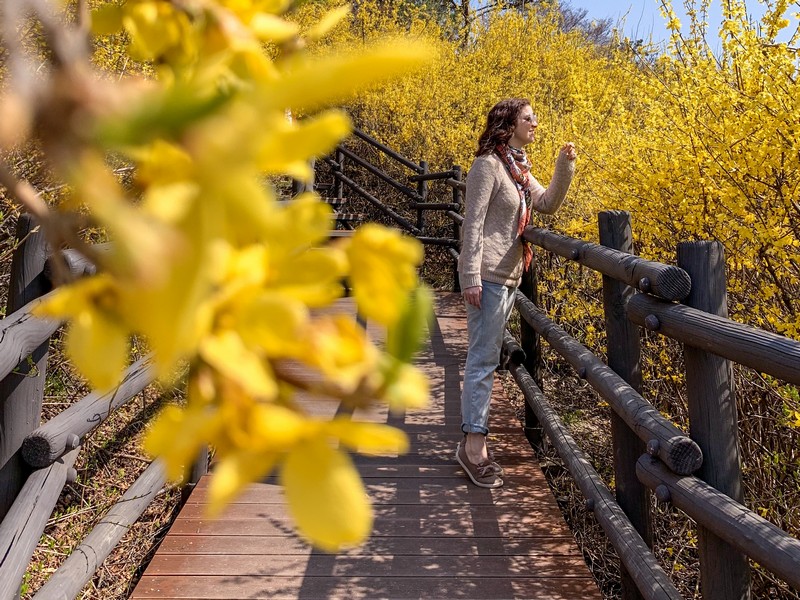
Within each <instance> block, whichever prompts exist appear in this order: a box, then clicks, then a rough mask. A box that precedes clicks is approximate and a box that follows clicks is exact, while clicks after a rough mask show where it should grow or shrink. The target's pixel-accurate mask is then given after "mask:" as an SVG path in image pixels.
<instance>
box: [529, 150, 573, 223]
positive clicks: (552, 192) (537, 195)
mask: <svg viewBox="0 0 800 600" xmlns="http://www.w3.org/2000/svg"><path fill="white" fill-rule="evenodd" d="M574 173H575V161H574V160H570V159H569V158H567V157H566V156H564V155H563V154H560V153H559V155H558V158H557V159H556V170H555V172H554V173H553V178H552V179H551V180H550V185H548V186H547V188H546V189H545V188H544V187H542V184H541V183H539V182H538V181H536V178H535V177H533V176H532V175H531V176H530V177H531V180H532V182H531V183H532V185H531V206H532V207H533V208H534V209H535V210H537V211H539V212H540V213H544V214H546V215H552V214H553V213H555V212H556V211H557V210H558V209H559V207H560V206H561V204H562V203H563V202H564V198H566V196H567V190H569V184H570V183H571V182H572V176H573V174H574Z"/></svg>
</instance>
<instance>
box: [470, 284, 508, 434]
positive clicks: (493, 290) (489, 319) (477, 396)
mask: <svg viewBox="0 0 800 600" xmlns="http://www.w3.org/2000/svg"><path fill="white" fill-rule="evenodd" d="M481 286H482V287H483V291H482V292H481V308H475V307H474V306H472V305H471V304H467V305H466V306H467V333H468V334H469V348H468V350H467V364H466V365H465V366H464V387H463V389H462V391H461V431H463V432H464V433H482V434H484V435H486V434H487V433H489V401H490V400H491V398H492V384H493V383H494V371H495V369H496V368H497V366H498V365H499V364H500V349H501V348H502V346H503V332H504V331H505V328H506V323H507V322H508V318H509V317H510V316H511V309H512V308H514V295H515V294H516V291H517V288H516V287H508V286H505V285H500V284H498V283H489V282H487V281H483V282H481Z"/></svg>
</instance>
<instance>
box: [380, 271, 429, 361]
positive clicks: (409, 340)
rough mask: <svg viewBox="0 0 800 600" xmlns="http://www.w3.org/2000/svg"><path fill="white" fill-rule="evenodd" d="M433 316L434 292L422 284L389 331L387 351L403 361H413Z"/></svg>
mask: <svg viewBox="0 0 800 600" xmlns="http://www.w3.org/2000/svg"><path fill="white" fill-rule="evenodd" d="M432 316H433V294H432V293H431V290H430V289H429V288H427V287H425V286H420V287H418V288H417V289H416V290H414V291H413V292H412V293H411V294H410V296H409V299H408V302H407V303H406V306H405V309H404V310H403V313H402V315H401V316H400V318H399V319H398V321H397V323H396V324H395V325H394V326H393V327H391V328H390V329H389V331H387V333H386V350H387V352H388V353H389V354H390V355H392V356H393V357H395V358H396V359H397V360H399V361H401V362H411V359H412V358H413V357H414V354H415V353H416V352H417V351H418V350H419V348H420V346H421V345H422V340H424V339H425V333H426V332H427V329H428V326H429V324H430V321H431V317H432Z"/></svg>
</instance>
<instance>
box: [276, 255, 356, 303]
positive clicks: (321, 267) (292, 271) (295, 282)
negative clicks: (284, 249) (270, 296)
mask: <svg viewBox="0 0 800 600" xmlns="http://www.w3.org/2000/svg"><path fill="white" fill-rule="evenodd" d="M276 267H277V273H275V278H274V279H273V280H272V282H271V284H272V285H273V286H275V287H276V288H278V289H280V291H281V293H282V294H284V295H286V296H289V297H291V298H294V299H296V300H299V301H300V302H302V303H304V304H306V305H307V306H309V307H312V308H313V307H318V306H327V305H328V304H330V303H331V302H333V301H334V300H336V299H337V298H341V297H342V295H343V294H344V285H343V280H344V276H345V274H346V273H347V258H346V257H345V255H344V253H343V252H341V251H340V250H339V249H338V248H318V249H312V250H308V251H306V252H303V253H302V254H299V255H296V256H293V257H289V258H287V259H286V260H284V261H283V262H282V263H281V264H279V265H276Z"/></svg>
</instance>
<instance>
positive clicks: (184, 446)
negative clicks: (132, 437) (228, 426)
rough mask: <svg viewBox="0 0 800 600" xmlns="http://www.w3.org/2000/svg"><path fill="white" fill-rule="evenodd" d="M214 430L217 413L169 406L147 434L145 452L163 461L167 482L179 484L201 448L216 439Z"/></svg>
mask: <svg viewBox="0 0 800 600" xmlns="http://www.w3.org/2000/svg"><path fill="white" fill-rule="evenodd" d="M215 427H216V414H215V413H214V412H212V411H211V410H209V409H207V408H203V409H199V410H197V409H182V408H179V407H177V406H167V407H166V408H164V410H162V411H161V413H160V414H159V415H158V417H156V419H155V421H154V423H153V425H152V426H151V427H150V429H149V431H148V432H147V434H146V435H145V437H144V444H143V445H144V450H145V452H147V453H148V454H150V455H151V456H154V457H161V458H162V459H163V460H164V464H165V466H166V469H167V478H168V479H170V480H171V481H180V480H181V479H183V477H184V475H185V471H186V467H187V465H189V464H191V463H192V462H193V461H194V460H195V459H196V458H197V455H198V453H199V452H200V448H201V447H202V446H203V445H205V444H207V443H208V442H209V440H210V439H211V438H213V437H214V436H213V431H214V429H215Z"/></svg>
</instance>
